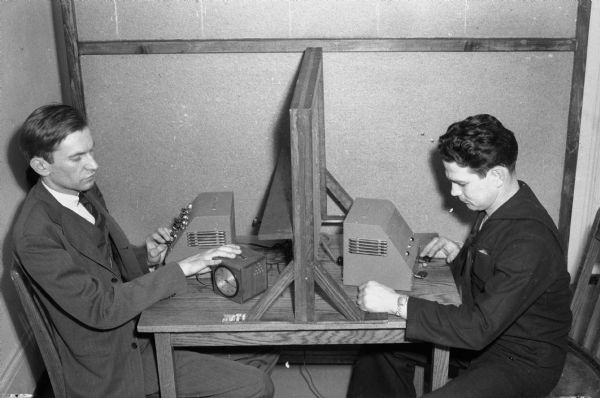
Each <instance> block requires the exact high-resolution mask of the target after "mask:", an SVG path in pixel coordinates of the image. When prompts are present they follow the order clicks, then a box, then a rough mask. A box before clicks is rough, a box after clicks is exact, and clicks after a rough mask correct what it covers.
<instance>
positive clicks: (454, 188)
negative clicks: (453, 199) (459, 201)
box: [450, 184, 460, 196]
mask: <svg viewBox="0 0 600 398" xmlns="http://www.w3.org/2000/svg"><path fill="white" fill-rule="evenodd" d="M450 195H452V196H459V195H460V187H459V186H458V184H452V185H451V188H450Z"/></svg>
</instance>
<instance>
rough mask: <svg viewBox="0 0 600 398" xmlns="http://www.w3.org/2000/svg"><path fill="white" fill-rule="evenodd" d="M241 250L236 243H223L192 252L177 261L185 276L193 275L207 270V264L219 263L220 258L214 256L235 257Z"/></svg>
mask: <svg viewBox="0 0 600 398" xmlns="http://www.w3.org/2000/svg"><path fill="white" fill-rule="evenodd" d="M241 252H242V250H241V249H240V247H239V246H238V245H224V246H221V247H217V248H216V249H209V250H205V251H201V252H199V253H198V254H194V255H193V256H190V257H188V258H186V259H184V260H181V261H179V266H180V267H181V270H182V271H183V273H184V275H185V276H190V275H195V274H199V273H202V272H207V271H208V266H210V265H217V264H221V260H220V259H217V260H215V259H214V258H215V257H227V258H235V257H236V256H237V255H238V254H240V253H241Z"/></svg>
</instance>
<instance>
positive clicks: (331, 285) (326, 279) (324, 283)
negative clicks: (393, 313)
mask: <svg viewBox="0 0 600 398" xmlns="http://www.w3.org/2000/svg"><path fill="white" fill-rule="evenodd" d="M314 271H315V281H316V282H317V284H318V285H319V287H320V288H321V289H322V290H323V292H324V293H325V295H326V296H327V297H329V298H330V299H331V301H332V302H333V305H334V306H335V307H336V308H337V310H338V311H340V312H341V313H342V315H344V316H345V317H346V319H348V320H351V321H360V320H362V319H363V318H364V315H363V312H362V311H361V310H360V308H358V306H357V305H356V303H355V302H354V300H352V299H351V298H350V297H349V296H348V295H347V294H346V292H344V290H343V289H341V288H340V285H339V284H338V283H337V282H336V281H335V279H333V278H332V277H331V275H329V274H328V273H327V271H326V270H325V269H324V268H323V267H321V266H320V264H319V263H316V264H315V267H314ZM385 318H387V314H386V315H385Z"/></svg>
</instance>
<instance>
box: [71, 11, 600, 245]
mask: <svg viewBox="0 0 600 398" xmlns="http://www.w3.org/2000/svg"><path fill="white" fill-rule="evenodd" d="M591 3H592V2H591V0H578V9H577V22H576V29H575V37H569V38H527V37H515V38H389V39H387V38H386V39H232V40H129V41H88V42H85V41H84V42H80V41H79V39H78V34H77V22H76V16H75V5H74V0H60V5H61V10H62V19H63V30H64V37H65V44H66V54H67V67H68V73H69V87H70V89H71V97H72V104H73V106H75V107H76V108H77V109H79V110H80V111H82V112H83V113H84V114H85V97H84V87H83V78H82V73H81V64H80V59H79V57H80V56H82V55H92V54H93V55H111V54H191V53H264V52H267V53H279V52H302V51H304V50H305V49H306V48H307V47H321V48H322V49H323V51H325V52H347V51H359V52H369V51H380V52H386V51H396V52H492V51H493V52H515V51H566V52H573V53H574V59H573V74H572V79H571V96H570V97H571V100H570V106H569V116H568V127H567V142H566V148H565V161H564V169H563V184H562V186H563V188H562V192H561V201H560V210H559V222H558V229H559V232H560V236H561V239H562V241H563V243H564V247H565V248H568V246H569V245H568V242H569V230H570V225H571V213H572V207H573V195H574V191H575V173H576V168H577V154H578V145H579V129H580V124H581V106H582V101H583V85H584V81H585V63H586V56H587V41H588V30H589V23H590V12H591ZM328 181H329V178H328Z"/></svg>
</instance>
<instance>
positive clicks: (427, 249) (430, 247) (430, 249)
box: [421, 237, 440, 257]
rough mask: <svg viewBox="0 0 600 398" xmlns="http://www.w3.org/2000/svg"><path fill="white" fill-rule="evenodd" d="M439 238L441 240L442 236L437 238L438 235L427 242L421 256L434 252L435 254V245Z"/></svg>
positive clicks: (430, 254)
mask: <svg viewBox="0 0 600 398" xmlns="http://www.w3.org/2000/svg"><path fill="white" fill-rule="evenodd" d="M439 240H440V238H437V237H436V238H433V239H432V240H430V241H429V243H427V244H426V245H425V247H424V248H423V250H421V257H424V256H430V257H431V256H433V254H434V251H433V247H434V246H435V245H436V244H437V243H438V241H439Z"/></svg>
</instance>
